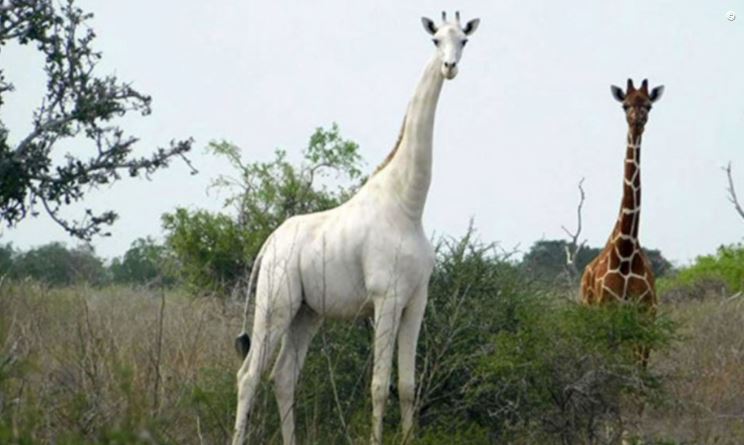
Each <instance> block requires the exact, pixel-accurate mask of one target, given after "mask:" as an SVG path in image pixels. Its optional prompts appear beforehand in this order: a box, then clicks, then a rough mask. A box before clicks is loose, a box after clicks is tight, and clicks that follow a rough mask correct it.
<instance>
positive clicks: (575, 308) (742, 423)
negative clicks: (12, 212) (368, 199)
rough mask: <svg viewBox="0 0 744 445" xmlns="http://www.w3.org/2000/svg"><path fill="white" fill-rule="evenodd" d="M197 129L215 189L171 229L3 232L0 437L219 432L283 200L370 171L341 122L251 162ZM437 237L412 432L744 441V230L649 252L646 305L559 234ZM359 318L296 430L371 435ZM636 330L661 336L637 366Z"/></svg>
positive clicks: (172, 437) (297, 205) (335, 344)
mask: <svg viewBox="0 0 744 445" xmlns="http://www.w3.org/2000/svg"><path fill="white" fill-rule="evenodd" d="M210 147H211V150H212V151H213V152H214V154H215V155H216V156H227V157H228V158H229V159H230V160H231V163H232V165H233V166H234V171H233V172H232V174H231V176H229V177H224V178H219V179H218V180H217V181H216V182H215V184H214V185H215V186H219V187H224V188H225V190H224V191H223V196H225V207H224V210H223V211H222V212H207V211H204V210H186V209H175V210H174V211H173V212H171V213H168V214H166V215H164V217H163V233H164V237H163V241H162V242H161V241H157V240H155V239H153V238H144V239H138V240H136V241H135V242H134V243H133V244H132V246H131V247H130V249H129V250H128V251H127V252H125V253H124V254H123V255H122V256H121V257H118V258H114V259H113V260H111V261H105V260H103V259H101V258H99V257H98V256H97V255H96V254H95V252H94V251H93V249H92V248H91V247H89V246H88V245H86V244H82V245H80V246H77V247H72V248H68V247H66V246H65V245H63V244H60V243H54V244H50V245H45V246H40V247H37V248H34V249H30V250H27V251H20V250H17V249H14V248H13V246H12V245H9V244H5V245H4V246H2V248H0V275H1V276H2V277H3V281H2V284H1V286H2V287H0V304H1V305H2V306H1V307H2V308H3V311H2V313H1V314H0V345H2V349H1V351H2V352H1V354H2V355H0V390H1V391H0V395H1V396H0V419H2V420H1V423H0V441H7V442H15V443H48V442H55V443H224V442H225V441H227V440H228V438H229V436H230V434H231V428H232V422H233V415H234V404H235V397H236V394H235V390H236V389H235V381H234V375H235V372H236V370H237V367H238V366H239V360H238V358H237V357H236V356H235V353H234V351H233V349H232V346H231V345H232V341H233V338H234V336H235V334H236V333H237V332H238V331H239V329H240V325H241V322H242V320H241V314H242V310H241V303H242V301H241V300H242V295H243V292H242V291H243V290H244V288H245V282H244V279H245V276H246V273H247V271H248V270H249V269H250V267H251V260H252V257H253V256H254V255H255V252H256V250H257V249H258V247H259V246H260V244H261V242H262V241H263V239H264V238H265V237H266V236H267V235H268V233H270V231H271V230H272V229H273V228H274V227H276V225H278V224H279V223H280V222H281V221H282V220H283V219H284V218H286V217H287V216H289V215H292V214H294V213H298V212H304V211H312V210H318V209H323V208H327V207H329V206H333V205H336V204H337V203H339V202H341V201H342V200H343V199H344V198H345V196H348V194H349V193H350V192H351V191H352V190H354V188H355V187H358V185H359V184H361V182H362V181H364V178H363V177H361V175H360V173H359V172H360V171H361V169H362V161H361V158H360V156H359V153H358V147H357V146H356V144H354V143H353V142H351V141H347V140H345V139H343V138H342V137H341V136H340V135H339V130H338V128H336V127H335V126H332V127H331V128H329V129H322V128H319V129H317V130H316V131H315V132H314V133H313V135H312V137H311V138H310V141H309V144H308V147H307V148H306V149H304V150H303V153H304V156H303V160H302V161H301V163H300V164H299V165H295V164H292V163H290V162H289V161H287V160H286V157H285V153H284V152H283V151H277V152H276V155H275V158H274V159H273V160H272V161H269V162H253V163H251V162H248V161H246V160H243V159H242V158H241V157H240V151H239V149H238V148H237V147H235V146H234V145H232V144H229V143H227V142H220V143H213V144H212V145H211V146H210ZM339 184H340V185H339ZM434 241H435V244H436V246H437V265H436V269H435V272H434V275H433V277H432V280H431V289H430V302H429V306H428V309H427V314H426V317H425V321H424V326H423V329H422V334H421V339H420V343H419V348H418V353H419V360H418V363H419V369H418V373H417V375H418V379H419V382H420V386H419V388H418V394H417V400H418V405H417V406H418V409H419V415H418V438H417V443H422V444H438V443H463V444H465V443H467V444H478V443H483V444H487V443H522V444H532V443H561V444H574V443H587V444H600V443H615V442H617V441H618V440H620V438H621V437H624V438H625V439H626V440H637V441H638V442H639V443H665V444H666V443H739V442H740V441H741V440H744V419H742V417H741V415H742V412H743V410H744V405H742V404H741V397H740V396H741V395H742V394H744V375H742V373H741V372H740V369H739V368H740V364H741V363H742V359H744V357H743V356H742V351H744V335H742V333H741V332H740V329H739V326H740V325H741V323H742V321H744V319H743V318H742V317H744V311H743V310H744V299H742V298H741V297H740V295H741V294H740V293H739V292H740V291H741V288H742V277H743V276H744V272H743V271H744V266H743V264H744V261H742V256H743V254H742V252H744V248H743V247H742V246H740V245H731V246H728V247H722V248H721V249H720V250H719V252H718V253H717V254H715V255H710V256H704V257H700V258H698V259H697V261H696V262H695V263H694V264H692V265H690V266H688V267H684V268H674V267H672V265H671V264H670V263H669V262H668V261H667V260H665V259H664V258H663V256H662V255H661V253H660V252H658V251H651V254H650V255H651V256H652V258H654V264H655V268H656V272H657V274H658V275H659V276H660V277H661V278H660V280H659V288H660V290H661V292H662V296H661V303H662V306H661V310H660V316H659V317H658V318H657V320H655V321H651V320H648V319H646V318H644V316H643V315H642V313H641V312H639V311H636V309H635V308H634V307H633V306H632V305H627V306H619V307H614V308H586V307H582V306H580V305H578V304H577V303H576V302H575V300H576V299H575V294H576V288H575V283H574V284H572V283H571V281H570V279H569V275H568V271H567V269H566V267H567V266H566V263H565V261H566V260H565V258H566V257H565V247H566V241H563V240H542V241H538V242H536V243H535V244H534V245H533V246H532V247H531V248H530V249H529V250H528V251H527V252H525V253H524V255H521V256H519V255H517V254H516V253H515V252H510V253H504V252H503V251H502V250H500V249H498V248H497V245H495V244H490V243H488V242H485V241H483V240H481V239H479V237H478V234H477V230H476V229H475V228H471V229H470V230H469V231H468V232H467V233H465V234H463V235H461V236H459V237H442V238H439V239H436V240H434ZM595 251H596V248H591V247H586V248H585V249H584V252H587V253H586V254H585V256H587V258H586V259H585V258H584V257H579V259H578V260H577V263H578V265H579V266H580V267H581V266H583V263H582V261H583V262H585V261H588V259H589V258H591V254H592V253H593V252H595ZM371 335H372V327H371V323H370V320H367V319H364V318H360V319H358V320H356V321H355V322H353V323H334V322H327V323H326V324H325V325H324V327H323V329H322V330H321V333H320V334H319V335H318V336H317V337H316V339H315V341H314V342H313V345H312V348H311V352H310V354H309V359H308V362H307V364H306V366H305V369H304V371H303V375H302V379H301V384H300V388H299V390H298V397H297V412H298V428H299V431H300V432H299V434H300V437H301V439H302V440H303V442H304V443H364V441H365V440H366V438H367V437H368V424H369V412H370V408H371V402H370V399H369V390H368V388H369V385H370V378H371V355H370V354H371V349H370V346H371ZM639 344H644V345H647V346H650V347H651V348H652V350H653V351H654V352H653V353H652V356H651V362H650V364H649V366H648V368H646V369H642V368H640V367H639V366H637V359H636V355H635V352H634V351H635V349H636V348H637V346H638V345H639ZM269 385H270V382H268V381H266V382H264V384H263V387H262V390H261V391H260V396H259V400H258V402H257V405H256V406H257V410H256V414H255V415H254V416H253V418H252V429H251V434H252V437H253V439H255V440H256V442H258V443H280V437H279V424H278V422H279V419H278V414H277V412H276V407H275V404H274V401H273V396H272V394H271V392H270V391H268V386H269ZM397 411H398V407H397V400H396V390H395V386H394V384H393V387H392V397H391V400H390V405H389V407H388V412H387V415H386V423H387V427H386V434H387V440H388V441H389V442H390V443H397V441H399V440H400V438H399V437H397V436H396V434H397V433H398V428H397V422H398V413H397ZM641 412H642V413H641Z"/></svg>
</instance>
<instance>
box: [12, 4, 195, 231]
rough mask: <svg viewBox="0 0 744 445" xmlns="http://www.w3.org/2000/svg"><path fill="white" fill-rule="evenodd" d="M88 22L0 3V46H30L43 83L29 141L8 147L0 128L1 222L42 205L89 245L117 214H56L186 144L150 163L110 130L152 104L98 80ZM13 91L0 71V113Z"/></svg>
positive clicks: (155, 165)
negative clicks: (39, 58) (38, 58)
mask: <svg viewBox="0 0 744 445" xmlns="http://www.w3.org/2000/svg"><path fill="white" fill-rule="evenodd" d="M91 17H92V14H90V13H86V12H84V11H83V10H82V9H80V8H79V7H77V6H75V3H74V0H66V1H64V2H61V3H60V4H59V5H57V3H56V2H53V1H51V0H18V1H11V2H2V3H0V46H3V45H6V44H8V43H10V42H15V43H18V44H20V45H22V46H26V45H29V46H34V47H35V48H36V50H38V51H39V52H40V53H41V54H42V55H43V58H44V72H45V74H46V79H47V82H46V88H47V90H46V94H45V96H44V99H43V101H42V103H41V105H39V107H38V108H37V109H36V110H35V111H34V113H33V119H32V123H33V128H32V130H31V131H30V133H29V134H27V135H25V136H22V137H17V138H15V139H16V140H17V142H16V143H12V142H11V138H10V134H9V131H8V129H7V128H6V127H5V126H4V125H3V123H2V122H0V215H2V219H3V220H4V222H5V224H7V225H8V226H12V225H14V224H17V223H18V222H20V221H21V220H23V219H24V218H25V217H26V216H27V215H28V214H29V212H31V214H33V215H35V214H36V211H35V210H34V207H35V206H36V205H38V204H41V205H42V207H43V208H44V210H46V212H47V213H48V214H49V216H50V217H51V218H52V219H53V220H54V221H55V222H57V223H58V224H59V225H61V226H62V227H63V228H64V229H65V230H66V231H67V232H69V233H70V234H71V235H73V236H75V237H78V238H81V239H84V240H89V239H90V238H91V237H92V236H93V235H96V234H101V233H102V230H103V227H104V226H106V225H110V224H112V223H113V222H114V220H115V219H116V214H115V213H114V212H112V211H107V212H104V213H102V214H94V213H93V212H92V211H91V210H90V209H88V210H86V212H85V215H84V217H83V218H82V219H80V220H76V221H74V220H73V221H70V220H67V219H65V218H63V217H62V216H61V215H60V210H61V209H62V208H63V207H65V206H68V205H70V204H71V203H73V202H76V201H80V200H82V198H83V197H84V196H85V193H86V192H87V191H88V190H90V188H91V187H93V188H95V187H97V186H100V185H103V184H108V183H111V182H113V181H117V180H119V179H121V174H122V172H126V173H127V174H129V175H130V176H137V175H139V174H141V173H145V174H146V175H149V174H150V173H153V172H155V171H156V170H158V169H160V168H163V167H166V166H167V165H168V162H169V161H170V159H171V158H173V157H175V156H180V157H183V155H184V153H186V152H187V151H189V150H190V149H191V141H190V140H182V141H172V142H171V145H170V147H168V148H159V149H158V150H157V151H156V152H155V153H153V154H152V155H151V156H149V157H140V158H136V157H134V156H133V155H132V149H133V146H134V144H135V142H137V138H136V137H134V136H131V135H127V134H126V133H125V132H124V130H123V129H122V128H120V127H119V126H117V125H116V123H115V122H116V119H117V118H120V117H122V116H124V115H125V114H127V113H129V112H135V113H140V114H142V115H147V114H149V113H150V103H151V99H150V97H149V96H147V95H144V94H142V93H140V92H138V91H137V90H135V89H134V88H132V87H131V86H130V85H129V84H127V83H122V82H120V81H119V80H118V79H117V78H116V77H115V76H113V75H108V76H103V77H100V76H98V75H97V72H96V65H97V64H98V62H99V60H100V59H101V54H100V53H99V52H96V51H95V50H94V49H93V47H92V44H93V40H94V38H95V33H94V32H93V30H92V29H91V28H89V27H88V26H87V22H88V21H89V20H90V19H91ZM13 89H14V88H13V84H12V83H9V82H7V81H6V80H5V78H4V76H3V73H2V71H0V106H2V104H3V100H2V95H3V94H6V93H8V92H10V91H13ZM86 140H87V144H85V143H84V141H86ZM63 144H67V145H68V146H76V145H79V146H80V147H78V148H75V149H71V150H70V151H69V152H68V153H67V154H66V155H65V161H64V162H62V163H59V164H55V163H54V162H53V161H52V152H53V151H54V150H55V149H57V150H58V149H59V147H60V146H61V145H63ZM83 147H85V148H83ZM91 147H92V149H90V148H91ZM84 149H88V150H89V151H90V152H91V154H90V155H89V156H88V157H87V158H86V157H82V156H80V157H77V156H74V155H72V154H70V153H73V152H77V153H82V152H83V150H84ZM184 159H185V158H184Z"/></svg>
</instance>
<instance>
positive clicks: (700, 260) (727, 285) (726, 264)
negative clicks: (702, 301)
mask: <svg viewBox="0 0 744 445" xmlns="http://www.w3.org/2000/svg"><path fill="white" fill-rule="evenodd" d="M659 289H660V293H662V294H667V295H668V296H669V297H672V295H671V294H674V295H675V297H674V298H676V299H679V298H681V296H680V294H686V295H688V297H690V298H700V297H702V296H705V295H706V294H707V293H709V292H710V291H713V292H714V293H717V294H726V293H728V292H742V291H744V245H743V244H732V245H729V246H721V247H719V248H718V251H717V252H716V253H715V254H713V255H703V256H699V257H697V258H696V259H695V262H694V263H693V264H692V265H690V266H688V267H683V268H681V269H679V270H678V271H677V272H676V274H674V275H673V276H671V277H669V278H668V279H665V280H661V281H660V282H659Z"/></svg>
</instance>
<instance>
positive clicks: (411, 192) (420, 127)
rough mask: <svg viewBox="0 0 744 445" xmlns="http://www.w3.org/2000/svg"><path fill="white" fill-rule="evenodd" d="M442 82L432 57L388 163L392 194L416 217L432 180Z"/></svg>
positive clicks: (418, 215)
mask: <svg viewBox="0 0 744 445" xmlns="http://www.w3.org/2000/svg"><path fill="white" fill-rule="evenodd" d="M443 82H444V76H443V75H442V72H441V68H440V62H439V59H438V58H437V57H434V58H433V59H432V60H431V61H430V62H429V63H428V64H427V65H426V69H425V70H424V75H423V76H422V77H421V80H420V81H419V83H418V85H417V86H416V92H415V93H414V95H413V98H412V99H411V102H410V103H409V104H408V110H407V112H406V118H405V122H404V124H403V132H402V135H401V141H400V145H399V146H398V149H397V152H396V153H395V156H394V157H393V158H392V159H391V160H390V164H389V165H388V168H389V169H390V178H391V180H392V182H391V184H390V185H391V186H392V187H393V191H394V193H395V194H396V195H397V196H398V198H399V199H400V202H401V204H402V206H403V208H404V209H405V210H406V212H407V213H409V214H410V215H411V216H413V217H417V218H420V217H421V214H422V213H423V211H424V205H425V204H426V195H427V193H428V191H429V185H430V183H431V166H432V137H433V133H434V114H435V113H436V110H437V102H438V101H439V93H440V92H441V91H442V84H443Z"/></svg>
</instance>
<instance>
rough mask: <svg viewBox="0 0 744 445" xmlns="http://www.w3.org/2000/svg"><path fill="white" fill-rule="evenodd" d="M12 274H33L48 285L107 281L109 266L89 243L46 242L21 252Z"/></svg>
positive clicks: (30, 275) (31, 276)
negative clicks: (66, 244)
mask: <svg viewBox="0 0 744 445" xmlns="http://www.w3.org/2000/svg"><path fill="white" fill-rule="evenodd" d="M10 275H11V276H12V277H13V278H16V279H24V278H33V279H35V280H38V281H42V282H44V283H46V284H49V285H55V286H69V285H72V284H76V283H90V284H94V285H100V284H104V283H105V282H106V269H105V267H104V265H103V261H102V260H101V259H100V258H98V257H97V256H96V254H95V251H94V250H93V247H92V246H90V245H86V244H83V245H80V246H78V247H76V248H74V249H68V248H67V247H65V245H64V244H62V243H60V242H53V243H49V244H45V245H43V246H40V247H36V248H34V249H30V250H28V251H26V252H23V253H20V254H19V255H18V256H17V258H16V259H15V260H14V262H13V268H12V269H11V274H10Z"/></svg>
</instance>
